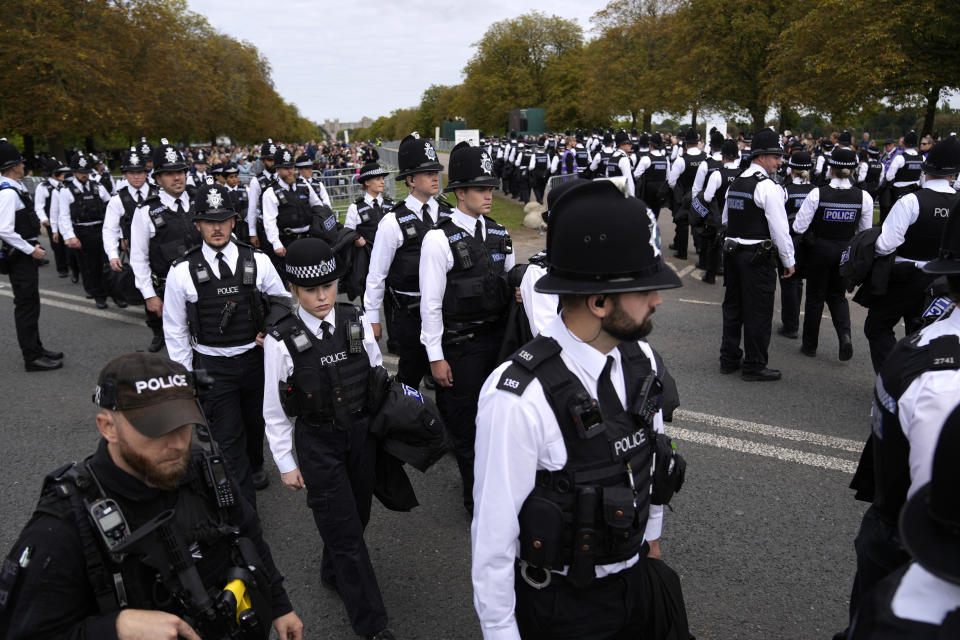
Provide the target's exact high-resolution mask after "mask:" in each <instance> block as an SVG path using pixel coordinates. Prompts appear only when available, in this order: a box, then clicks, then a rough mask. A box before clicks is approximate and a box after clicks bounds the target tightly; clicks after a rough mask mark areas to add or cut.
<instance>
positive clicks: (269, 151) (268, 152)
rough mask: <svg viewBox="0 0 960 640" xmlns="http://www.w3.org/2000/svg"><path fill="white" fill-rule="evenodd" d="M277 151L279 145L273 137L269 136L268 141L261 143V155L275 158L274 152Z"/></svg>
mask: <svg viewBox="0 0 960 640" xmlns="http://www.w3.org/2000/svg"><path fill="white" fill-rule="evenodd" d="M276 152H277V145H276V144H275V143H274V141H273V138H267V141H266V142H264V143H263V144H262V145H260V157H261V158H270V159H271V160H273V154H275V153H276Z"/></svg>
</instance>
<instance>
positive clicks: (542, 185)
mask: <svg viewBox="0 0 960 640" xmlns="http://www.w3.org/2000/svg"><path fill="white" fill-rule="evenodd" d="M530 186H531V188H532V189H533V197H534V198H536V199H537V202H539V203H540V204H543V192H544V190H545V189H546V188H547V176H546V175H542V176H541V175H533V176H531V177H530Z"/></svg>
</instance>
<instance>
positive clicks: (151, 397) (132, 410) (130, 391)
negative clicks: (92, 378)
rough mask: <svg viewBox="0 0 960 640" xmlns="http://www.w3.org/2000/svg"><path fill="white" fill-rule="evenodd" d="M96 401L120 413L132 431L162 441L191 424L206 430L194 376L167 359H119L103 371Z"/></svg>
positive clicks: (132, 356)
mask: <svg viewBox="0 0 960 640" xmlns="http://www.w3.org/2000/svg"><path fill="white" fill-rule="evenodd" d="M93 401H94V402H95V403H97V404H98V405H99V406H101V407H103V408H104V409H112V410H114V411H120V412H121V413H123V415H124V417H125V418H126V419H127V420H128V421H129V422H130V424H132V425H133V428H134V429H136V430H137V431H139V432H140V433H141V434H143V435H145V436H146V437H148V438H159V437H161V436H163V435H166V434H168V433H170V432H171V431H174V430H176V429H179V428H180V427H182V426H185V425H188V424H201V425H204V426H206V424H207V422H206V420H204V417H203V413H202V412H201V411H200V405H199V403H198V402H197V398H196V395H195V393H194V385H193V375H192V374H191V373H190V372H189V371H187V370H186V368H185V367H184V366H183V365H182V364H180V363H177V362H174V361H173V360H171V359H170V358H167V357H166V356H162V355H160V354H156V353H147V352H139V351H138V352H136V353H128V354H124V355H122V356H119V357H116V358H114V359H113V360H111V361H110V362H108V363H107V365H106V366H105V367H104V368H103V370H102V371H100V377H99V379H98V380H97V387H96V389H95V390H94V392H93Z"/></svg>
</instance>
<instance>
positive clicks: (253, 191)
mask: <svg viewBox="0 0 960 640" xmlns="http://www.w3.org/2000/svg"><path fill="white" fill-rule="evenodd" d="M263 175H265V176H266V177H267V184H270V180H273V179H274V178H276V177H277V174H276V173H274V172H273V171H268V170H267V169H266V168H264V170H263ZM259 217H260V181H259V180H258V179H257V176H254V177H253V179H252V180H250V184H249V185H247V225H248V227H247V228H249V229H250V235H251V236H254V235H256V233H257V219H258V218H259Z"/></svg>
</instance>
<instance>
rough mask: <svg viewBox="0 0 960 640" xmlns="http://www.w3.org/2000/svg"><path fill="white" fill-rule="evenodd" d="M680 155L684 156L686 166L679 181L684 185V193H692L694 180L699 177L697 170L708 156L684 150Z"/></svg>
mask: <svg viewBox="0 0 960 640" xmlns="http://www.w3.org/2000/svg"><path fill="white" fill-rule="evenodd" d="M680 157H681V158H683V163H684V167H683V173H681V174H680V178H679V179H678V180H677V182H679V183H680V185H681V186H682V187H683V191H684V193H690V191H691V190H692V189H693V181H694V180H695V179H696V177H697V170H698V169H699V168H700V165H702V164H703V163H704V162H706V158H707V156H706V155H705V154H702V153H701V154H699V155H695V156H694V155H690V154H689V153H687V152H686V151H684V152H683V155H682V156H680Z"/></svg>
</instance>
